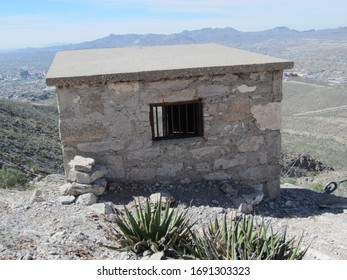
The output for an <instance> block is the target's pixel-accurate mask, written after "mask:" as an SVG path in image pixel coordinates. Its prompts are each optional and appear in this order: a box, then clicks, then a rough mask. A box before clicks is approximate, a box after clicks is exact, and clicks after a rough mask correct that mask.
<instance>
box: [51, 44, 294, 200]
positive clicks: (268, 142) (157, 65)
mask: <svg viewBox="0 0 347 280" xmlns="http://www.w3.org/2000/svg"><path fill="white" fill-rule="evenodd" d="M292 67H293V62H291V61H286V60H282V59H277V58H272V57H269V56H264V55H259V54H255V53H250V52H245V51H241V50H237V49H233V48H228V47H225V46H220V45H214V44H207V45H177V46H161V47H144V48H139V47H136V48H119V49H96V50H81V51H66V52H60V53H58V54H57V55H56V57H55V59H54V61H53V64H52V66H51V68H50V70H49V72H48V75H47V80H46V81H47V84H48V85H53V86H56V90H57V98H58V109H59V126H60V137H61V143H62V147H63V154H64V165H65V171H66V174H69V172H70V171H69V166H68V162H69V161H70V160H71V159H73V158H74V157H75V156H76V155H82V156H86V157H91V158H94V159H95V160H96V162H97V163H98V164H102V165H104V166H105V167H106V168H107V172H108V173H107V179H108V180H109V181H120V182H123V181H126V182H189V181H200V180H230V181H231V182H237V183H239V184H242V185H244V186H245V187H246V186H254V185H262V187H263V190H264V192H265V193H266V194H267V195H268V196H270V197H272V198H276V197H277V196H278V194H279V186H280V183H279V178H280V165H279V158H280V151H281V134H280V128H281V99H282V73H283V69H287V68H292ZM193 101H199V102H200V103H201V107H202V119H201V121H202V124H201V125H202V128H203V130H202V133H201V134H200V135H198V136H195V137H184V138H178V139H164V140H159V141H158V140H156V139H153V130H154V129H155V127H153V121H152V122H151V112H150V106H151V105H152V106H153V105H154V106H155V105H162V106H164V105H165V106H167V105H169V106H170V104H185V102H186V103H189V102H193ZM187 116H188V113H187ZM173 118H174V117H173ZM164 121H165V120H164ZM171 121H174V120H171ZM187 123H188V121H187Z"/></svg>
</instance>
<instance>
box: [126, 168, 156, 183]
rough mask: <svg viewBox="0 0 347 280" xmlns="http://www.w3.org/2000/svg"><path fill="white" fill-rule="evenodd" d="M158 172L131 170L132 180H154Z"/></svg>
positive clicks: (141, 169) (149, 169)
mask: <svg viewBox="0 0 347 280" xmlns="http://www.w3.org/2000/svg"><path fill="white" fill-rule="evenodd" d="M155 175H156V171H155V169H154V168H131V170H130V178H129V179H131V180H137V181H145V180H151V179H154V178H155Z"/></svg>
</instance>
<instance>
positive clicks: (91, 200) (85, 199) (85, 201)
mask: <svg viewBox="0 0 347 280" xmlns="http://www.w3.org/2000/svg"><path fill="white" fill-rule="evenodd" d="M97 200H98V198H97V197H96V196H95V195H94V194H92V193H85V194H82V195H80V196H79V197H77V199H76V204H82V205H92V204H95V203H96V201H97Z"/></svg>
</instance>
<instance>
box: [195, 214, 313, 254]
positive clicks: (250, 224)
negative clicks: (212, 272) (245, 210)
mask: <svg viewBox="0 0 347 280" xmlns="http://www.w3.org/2000/svg"><path fill="white" fill-rule="evenodd" d="M301 242H302V237H301V238H300V240H299V241H298V243H296V242H295V239H294V238H291V239H289V240H288V239H287V237H286V232H284V233H282V234H280V233H274V232H273V230H272V227H271V226H270V224H269V223H265V222H261V223H260V224H256V223H255V220H254V217H251V216H242V217H240V218H238V219H237V220H236V221H227V218H226V215H225V216H224V219H223V221H222V222H221V223H220V222H218V220H217V219H215V221H214V222H210V223H209V226H208V228H207V230H204V231H203V234H202V235H195V240H194V246H191V247H190V248H189V251H190V253H191V255H192V256H194V257H195V258H196V259H203V260H294V259H302V258H303V256H304V255H305V253H306V250H307V249H305V250H300V245H301Z"/></svg>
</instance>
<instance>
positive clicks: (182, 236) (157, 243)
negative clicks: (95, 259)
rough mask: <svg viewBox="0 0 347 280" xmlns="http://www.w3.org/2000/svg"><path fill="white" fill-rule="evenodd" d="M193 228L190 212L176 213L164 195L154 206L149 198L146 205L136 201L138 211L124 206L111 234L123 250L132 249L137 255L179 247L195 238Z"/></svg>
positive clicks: (117, 215)
mask: <svg viewBox="0 0 347 280" xmlns="http://www.w3.org/2000/svg"><path fill="white" fill-rule="evenodd" d="M191 227H192V225H190V224H189V222H188V220H187V211H185V212H181V213H178V212H175V211H174V210H173V209H171V208H170V202H169V201H168V202H167V203H165V204H164V203H162V201H161V198H160V199H159V201H158V202H157V203H156V204H155V205H154V206H153V204H151V203H150V201H149V199H147V200H146V202H145V205H144V206H141V203H140V202H138V203H137V202H136V201H135V211H134V213H131V211H130V210H129V209H128V208H127V207H125V206H124V213H122V214H116V218H115V227H114V228H113V230H112V231H111V235H112V236H113V237H114V238H115V239H116V240H117V241H118V243H119V244H120V245H121V248H122V249H130V250H131V251H133V252H135V253H136V254H140V253H142V252H144V251H145V250H148V249H151V250H152V251H167V250H171V249H172V250H177V249H179V248H181V247H183V246H185V245H186V244H187V243H189V242H190V241H191V238H192V236H191Z"/></svg>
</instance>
